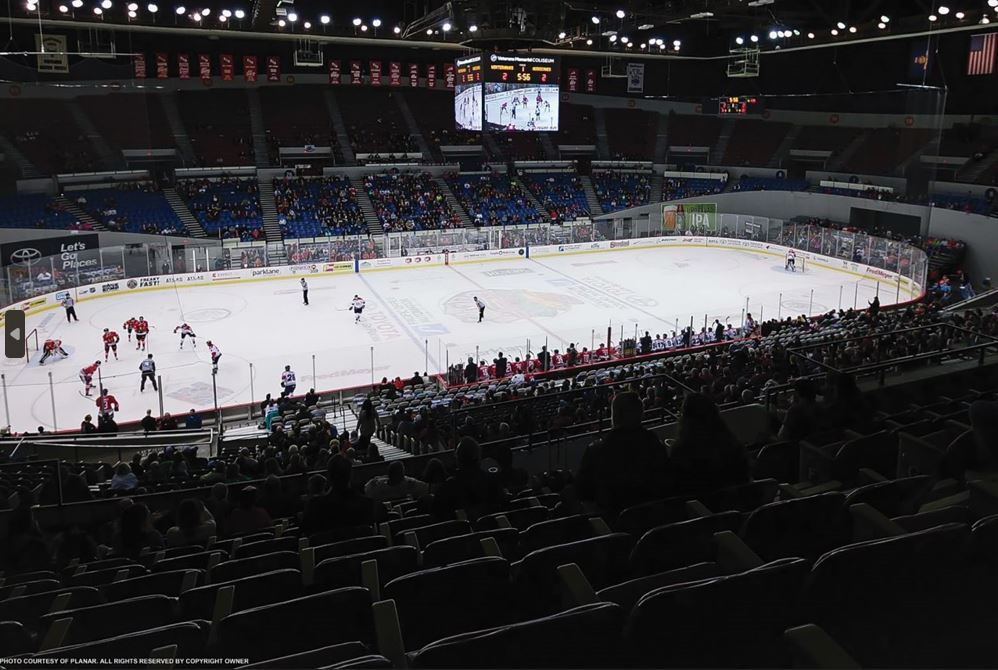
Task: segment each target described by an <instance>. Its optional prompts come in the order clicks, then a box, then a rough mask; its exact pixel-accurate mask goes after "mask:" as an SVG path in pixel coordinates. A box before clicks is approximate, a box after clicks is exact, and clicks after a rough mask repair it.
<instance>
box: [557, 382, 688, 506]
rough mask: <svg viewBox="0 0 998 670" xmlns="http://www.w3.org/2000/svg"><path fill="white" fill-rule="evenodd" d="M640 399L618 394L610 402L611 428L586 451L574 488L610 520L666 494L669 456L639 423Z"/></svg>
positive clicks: (631, 395) (635, 396)
mask: <svg viewBox="0 0 998 670" xmlns="http://www.w3.org/2000/svg"><path fill="white" fill-rule="evenodd" d="M642 415H643V408H642V405H641V398H640V396H638V394H637V393H634V392H633V391H626V392H623V393H618V394H617V395H615V396H614V397H613V402H612V404H611V425H612V427H611V429H610V431H608V432H607V433H606V435H605V436H603V437H602V438H601V439H600V440H598V441H597V442H594V443H593V444H591V445H590V446H589V447H588V448H586V451H585V453H584V454H583V456H582V462H581V464H580V465H579V474H578V478H577V480H576V489H577V493H578V497H579V499H580V500H584V501H590V502H593V503H595V504H596V506H597V507H598V508H599V509H600V510H601V511H603V512H605V513H606V514H607V515H609V516H610V517H611V518H615V517H616V516H617V515H618V514H619V513H620V512H621V510H623V509H624V508H626V507H629V506H631V505H635V504H637V503H639V502H643V501H646V500H653V499H655V498H664V497H666V495H667V494H668V485H669V454H668V451H667V450H666V448H665V446H664V445H663V444H662V442H661V441H660V440H659V439H658V438H657V437H656V436H655V434H654V433H652V432H651V431H650V430H647V429H646V428H644V427H643V426H642V425H641V418H642Z"/></svg>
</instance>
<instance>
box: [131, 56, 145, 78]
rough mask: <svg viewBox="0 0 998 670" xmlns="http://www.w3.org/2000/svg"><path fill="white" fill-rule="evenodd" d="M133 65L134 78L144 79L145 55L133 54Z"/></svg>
mask: <svg viewBox="0 0 998 670" xmlns="http://www.w3.org/2000/svg"><path fill="white" fill-rule="evenodd" d="M132 62H133V63H135V78H136V79H145V78H146V55H145V54H135V58H134V60H133V61H132Z"/></svg>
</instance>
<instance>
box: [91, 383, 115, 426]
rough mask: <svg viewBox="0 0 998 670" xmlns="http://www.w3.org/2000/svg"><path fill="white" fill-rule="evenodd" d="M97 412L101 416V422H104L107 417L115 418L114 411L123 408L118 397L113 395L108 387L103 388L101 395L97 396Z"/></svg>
mask: <svg viewBox="0 0 998 670" xmlns="http://www.w3.org/2000/svg"><path fill="white" fill-rule="evenodd" d="M96 405H97V412H98V415H99V416H100V419H99V423H103V422H104V421H106V420H107V419H113V418H114V413H115V412H117V411H119V410H120V409H121V406H120V405H118V399H117V398H115V397H114V396H113V395H111V392H110V391H108V390H107V389H103V390H101V392H100V395H99V396H97V402H96Z"/></svg>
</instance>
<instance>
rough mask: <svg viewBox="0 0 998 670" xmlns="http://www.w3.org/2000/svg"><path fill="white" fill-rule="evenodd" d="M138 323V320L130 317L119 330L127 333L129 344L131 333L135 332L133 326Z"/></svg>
mask: <svg viewBox="0 0 998 670" xmlns="http://www.w3.org/2000/svg"><path fill="white" fill-rule="evenodd" d="M138 322H139V321H138V319H136V318H135V317H134V316H133V317H130V318H129V319H128V321H125V323H123V324H121V329H122V330H124V331H125V332H126V333H128V341H129V342H131V341H132V331H133V330H135V324H136V323H138Z"/></svg>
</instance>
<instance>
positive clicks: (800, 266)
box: [783, 252, 806, 272]
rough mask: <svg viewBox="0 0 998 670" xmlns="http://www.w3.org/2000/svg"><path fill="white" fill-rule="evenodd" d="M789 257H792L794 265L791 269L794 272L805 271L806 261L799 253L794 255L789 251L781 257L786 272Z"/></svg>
mask: <svg viewBox="0 0 998 670" xmlns="http://www.w3.org/2000/svg"><path fill="white" fill-rule="evenodd" d="M791 258H793V259H794V267H793V271H794V272H805V271H806V267H805V265H806V262H805V261H804V257H803V256H801V255H800V254H797V255H796V256H794V255H791V254H790V253H789V252H788V253H787V255H786V256H784V258H783V267H784V269H785V270H787V271H788V272H789V271H790V259H791Z"/></svg>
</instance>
